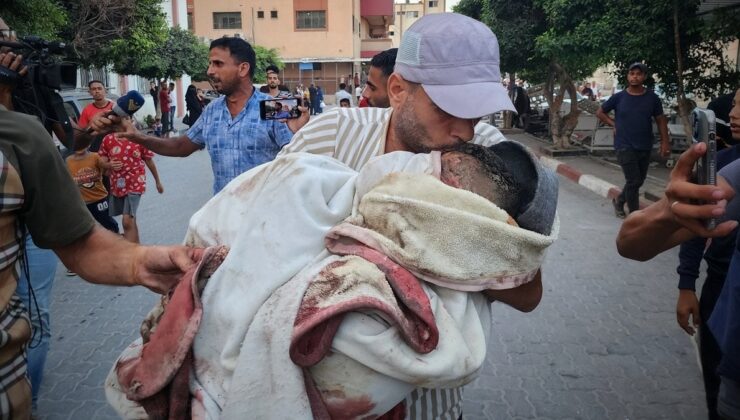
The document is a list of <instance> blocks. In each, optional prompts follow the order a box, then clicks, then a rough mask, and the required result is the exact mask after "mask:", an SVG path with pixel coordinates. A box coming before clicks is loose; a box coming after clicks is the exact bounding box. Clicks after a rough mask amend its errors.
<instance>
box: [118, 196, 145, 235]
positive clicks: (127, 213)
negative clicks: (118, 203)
mask: <svg viewBox="0 0 740 420" xmlns="http://www.w3.org/2000/svg"><path fill="white" fill-rule="evenodd" d="M140 199H141V194H129V195H127V196H126V198H125V199H124V205H123V218H122V222H123V223H122V224H123V237H124V238H125V239H127V240H129V241H131V242H134V243H137V244H138V243H139V227H138V226H137V225H136V211H137V210H138V208H139V201H140Z"/></svg>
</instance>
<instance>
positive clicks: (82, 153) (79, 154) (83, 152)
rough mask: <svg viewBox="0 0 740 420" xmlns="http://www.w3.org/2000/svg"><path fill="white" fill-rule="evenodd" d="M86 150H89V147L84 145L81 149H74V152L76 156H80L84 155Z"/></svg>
mask: <svg viewBox="0 0 740 420" xmlns="http://www.w3.org/2000/svg"><path fill="white" fill-rule="evenodd" d="M88 150H90V148H89V147H85V148H82V149H80V150H75V151H74V153H75V155H77V156H82V155H84V154H85V153H87V152H88Z"/></svg>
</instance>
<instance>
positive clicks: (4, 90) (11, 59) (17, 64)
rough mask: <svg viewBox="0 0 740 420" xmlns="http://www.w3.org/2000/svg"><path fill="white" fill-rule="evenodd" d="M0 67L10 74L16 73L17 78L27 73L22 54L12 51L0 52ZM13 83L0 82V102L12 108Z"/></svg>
mask: <svg viewBox="0 0 740 420" xmlns="http://www.w3.org/2000/svg"><path fill="white" fill-rule="evenodd" d="M0 67H5V69H3V71H5V72H8V71H9V72H10V74H14V73H16V74H17V77H18V79H20V78H22V77H23V76H25V75H26V74H28V67H26V66H24V65H23V56H22V55H20V54H16V53H14V52H12V51H8V52H3V53H0ZM14 88H15V85H14V84H7V85H6V84H2V83H0V104H1V105H3V106H4V107H6V108H8V109H13V100H12V93H13V89H14Z"/></svg>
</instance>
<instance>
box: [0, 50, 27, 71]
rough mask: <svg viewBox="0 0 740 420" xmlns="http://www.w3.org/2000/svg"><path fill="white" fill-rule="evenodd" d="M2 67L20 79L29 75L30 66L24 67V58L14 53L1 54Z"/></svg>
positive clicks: (0, 62) (0, 63)
mask: <svg viewBox="0 0 740 420" xmlns="http://www.w3.org/2000/svg"><path fill="white" fill-rule="evenodd" d="M0 66H3V67H7V68H8V69H10V70H13V71H14V72H16V73H18V75H19V76H20V77H24V76H25V75H26V74H28V66H24V65H23V56H22V55H20V54H16V53H14V52H13V51H8V52H3V53H0Z"/></svg>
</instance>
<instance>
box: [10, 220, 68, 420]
mask: <svg viewBox="0 0 740 420" xmlns="http://www.w3.org/2000/svg"><path fill="white" fill-rule="evenodd" d="M26 258H27V260H28V273H26V272H25V270H24V269H23V267H21V269H20V278H19V279H18V288H17V289H16V295H17V296H18V297H19V298H20V299H21V301H22V302H23V305H25V306H26V308H27V309H28V313H29V314H30V317H31V326H32V330H33V337H32V339H31V342H30V343H29V344H28V349H27V353H28V377H29V379H30V380H31V388H32V398H33V407H34V410H35V408H36V404H37V401H38V396H39V389H40V388H41V381H42V380H43V378H44V365H45V364H46V356H47V354H48V353H49V341H50V340H51V324H50V322H49V309H50V306H51V290H52V285H53V283H54V275H55V274H56V271H57V264H58V263H59V259H58V258H57V256H56V254H54V252H53V251H51V250H48V249H41V248H39V247H37V246H36V244H34V243H33V240H32V239H31V235H26ZM26 274H28V275H26ZM29 282H30V288H29ZM31 289H32V290H33V294H31ZM34 298H35V299H34Z"/></svg>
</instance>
